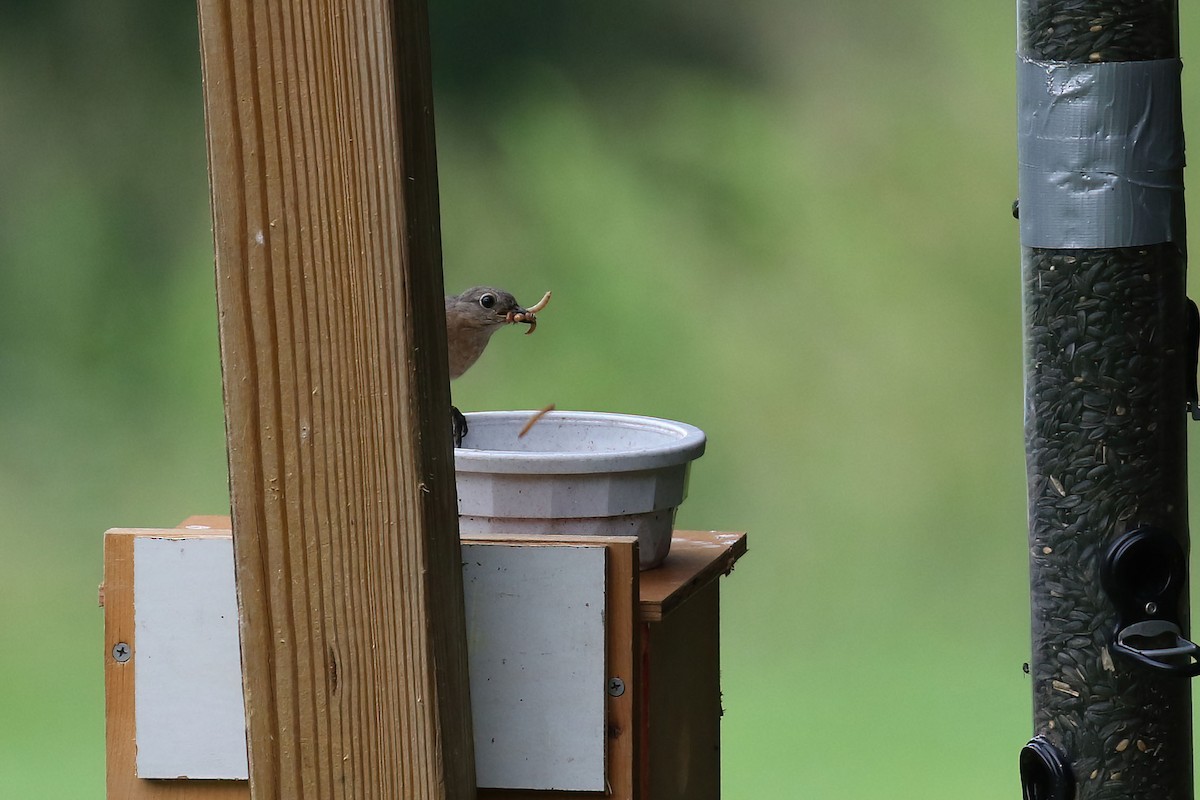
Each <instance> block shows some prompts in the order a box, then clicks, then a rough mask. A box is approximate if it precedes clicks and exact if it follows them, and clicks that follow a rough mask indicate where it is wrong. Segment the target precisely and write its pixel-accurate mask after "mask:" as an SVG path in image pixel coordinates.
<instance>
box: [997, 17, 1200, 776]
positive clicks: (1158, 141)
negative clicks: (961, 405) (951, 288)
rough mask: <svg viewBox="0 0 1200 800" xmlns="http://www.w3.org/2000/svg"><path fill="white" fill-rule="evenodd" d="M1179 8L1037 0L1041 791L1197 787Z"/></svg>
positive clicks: (1033, 22) (1022, 81)
mask: <svg viewBox="0 0 1200 800" xmlns="http://www.w3.org/2000/svg"><path fill="white" fill-rule="evenodd" d="M1177 21H1178V7H1177V4H1176V3H1175V2H1174V1H1173V0H1171V1H1163V0H1149V1H1147V0H1119V1H1118V2H1089V1H1088V0H1019V3H1018V59H1017V60H1018V64H1017V70H1018V81H1017V87H1018V88H1017V91H1018V113H1019V118H1018V152H1019V162H1020V169H1019V182H1020V189H1019V192H1020V194H1019V219H1020V228H1021V244H1022V283H1023V298H1022V299H1023V302H1022V306H1023V316H1024V345H1025V354H1024V360H1025V445H1026V462H1027V470H1028V488H1029V547H1030V600H1031V611H1032V658H1031V660H1030V670H1029V671H1030V673H1031V676H1032V680H1033V718H1034V733H1035V736H1034V738H1033V739H1032V740H1031V741H1030V742H1029V743H1028V744H1027V745H1026V746H1025V747H1024V749H1023V750H1022V751H1021V755H1020V762H1019V763H1020V774H1021V783H1022V789H1023V796H1024V798H1025V800H1053V799H1057V798H1062V800H1074V799H1075V798H1078V800H1092V799H1093V798H1094V799H1095V800H1100V799H1101V798H1103V799H1104V800H1115V798H1145V800H1149V799H1150V798H1154V799H1155V800H1185V798H1186V799H1189V800H1190V798H1192V796H1193V787H1192V739H1191V736H1192V734H1191V689H1190V683H1189V678H1190V677H1191V676H1193V675H1195V674H1196V673H1197V671H1200V664H1198V663H1197V659H1196V657H1195V653H1196V652H1197V647H1196V646H1195V645H1194V644H1192V643H1191V642H1190V641H1189V640H1188V638H1187V637H1188V592H1187V552H1188V528H1187V494H1186V469H1185V458H1186V442H1185V431H1184V425H1185V419H1186V411H1187V408H1188V405H1189V403H1191V405H1192V406H1193V412H1194V411H1195V409H1194V406H1195V400H1194V385H1195V374H1194V361H1193V348H1194V345H1193V344H1192V336H1191V335H1189V320H1190V319H1191V316H1190V315H1189V302H1188V300H1187V298H1186V295H1185V286H1184V277H1185V247H1184V224H1183V180H1182V175H1183V133H1182V113H1181V102H1180V80H1179V78H1180V61H1179V46H1178V24H1177ZM1189 366H1191V367H1192V374H1191V375H1189V374H1188V368H1189Z"/></svg>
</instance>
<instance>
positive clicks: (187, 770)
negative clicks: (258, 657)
mask: <svg viewBox="0 0 1200 800" xmlns="http://www.w3.org/2000/svg"><path fill="white" fill-rule="evenodd" d="M606 556H607V553H606V550H605V548H604V547H601V546H586V547H583V546H576V545H536V546H520V545H513V544H502V543H487V544H469V545H464V546H463V561H464V562H465V564H464V573H463V579H464V587H465V599H466V613H467V636H468V660H469V669H470V678H471V702H472V713H473V717H474V729H475V757H476V771H477V776H478V783H479V785H480V786H481V787H485V788H511V789H559V790H574V791H603V790H604V789H605V741H606V719H605V706H606V691H605V689H606V683H607V674H606V672H605V629H604V621H605V592H604V590H605V581H606ZM233 574H234V573H233V546H232V540H231V539H230V538H228V537H221V538H217V537H204V538H201V537H194V538H182V539H169V538H157V537H139V538H138V539H137V540H136V541H135V542H134V618H135V634H136V639H135V646H134V659H135V661H134V666H135V683H136V685H135V687H134V694H135V704H136V706H135V716H136V725H137V731H136V736H137V746H138V753H137V773H138V776H139V777H142V778H179V777H187V778H192V779H200V778H225V779H245V778H246V777H247V775H248V770H247V762H246V734H245V714H244V710H243V707H242V686H241V659H240V653H239V649H238V626H237V595H236V591H235V588H234V581H233Z"/></svg>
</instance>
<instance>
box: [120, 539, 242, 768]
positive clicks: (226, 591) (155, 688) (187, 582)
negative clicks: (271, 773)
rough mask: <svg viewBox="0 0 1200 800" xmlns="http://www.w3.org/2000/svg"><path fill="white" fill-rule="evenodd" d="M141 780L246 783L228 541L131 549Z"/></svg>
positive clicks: (143, 543)
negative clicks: (205, 780)
mask: <svg viewBox="0 0 1200 800" xmlns="http://www.w3.org/2000/svg"><path fill="white" fill-rule="evenodd" d="M133 606H134V628H135V629H134V634H135V639H134V653H133V661H134V669H135V672H134V678H135V683H136V685H135V687H134V708H135V717H136V736H137V775H138V777H139V778H181V777H184V778H240V779H245V778H247V777H248V774H249V773H248V770H247V763H246V728H245V715H244V713H243V708H242V680H241V678H242V670H241V658H240V655H239V651H238V624H237V620H238V609H237V594H236V591H235V589H234V581H233V544H232V540H230V539H229V538H201V537H194V538H187V539H160V538H151V537H138V538H137V539H136V540H135V541H134V544H133Z"/></svg>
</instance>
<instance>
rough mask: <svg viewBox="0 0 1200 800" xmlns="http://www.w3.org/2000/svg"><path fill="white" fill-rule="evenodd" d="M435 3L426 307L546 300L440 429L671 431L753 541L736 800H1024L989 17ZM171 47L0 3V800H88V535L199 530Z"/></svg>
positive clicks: (189, 236)
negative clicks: (539, 419)
mask: <svg viewBox="0 0 1200 800" xmlns="http://www.w3.org/2000/svg"><path fill="white" fill-rule="evenodd" d="M1187 5H1188V7H1187V8H1185V18H1184V25H1183V27H1184V32H1185V33H1184V39H1185V45H1184V56H1185V60H1186V59H1187V56H1188V53H1189V51H1190V50H1193V49H1194V47H1195V45H1194V44H1191V43H1194V42H1197V41H1200V11H1198V10H1197V9H1196V8H1195V7H1194V5H1193V4H1187ZM431 6H432V8H431V13H432V17H433V45H434V59H435V82H436V92H437V109H436V111H437V126H438V140H439V167H440V177H441V198H442V225H443V238H444V244H445V275H446V284H447V288H450V289H453V290H460V289H462V288H465V287H467V286H469V285H472V284H475V283H480V282H494V283H498V284H501V285H503V286H506V287H509V288H510V289H512V290H513V291H514V292H515V293H517V295H518V297H520V298H522V299H524V300H526V301H528V302H532V301H533V300H534V299H536V298H537V297H539V296H540V295H541V293H542V292H543V291H545V290H546V289H553V290H554V292H555V301H554V304H553V305H552V306H551V308H550V310H549V311H548V312H547V313H546V314H545V315H544V316H543V321H542V324H541V326H540V328H539V331H538V335H537V336H533V337H529V338H525V337H521V336H518V335H517V334H516V333H515V332H503V333H501V334H500V335H499V336H498V337H497V340H496V341H495V342H494V343H493V345H492V349H491V350H490V351H489V354H488V357H487V358H486V359H484V361H483V362H482V363H481V364H480V365H479V366H478V367H476V368H475V370H473V371H472V373H471V374H469V375H468V376H467V377H466V378H464V379H463V380H462V381H461V382H459V383H457V384H456V386H455V400H456V402H457V404H458V405H459V406H461V407H462V408H464V409H468V410H472V409H476V410H477V409H485V408H529V407H535V408H536V407H540V406H542V405H544V404H546V403H549V402H555V403H557V404H558V406H559V408H586V409H604V410H617V411H626V412H636V413H646V414H653V415H659V416H665V417H672V418H677V419H681V420H685V421H688V422H691V423H694V424H696V425H698V426H700V427H701V428H703V429H704V430H705V431H707V433H708V435H709V448H708V453H707V454H706V455H705V456H704V458H703V459H702V460H701V461H699V462H698V463H697V464H696V465H695V467H694V469H693V479H692V484H691V496H690V497H689V499H688V501H687V503H686V504H685V505H684V506H683V508H682V509H681V512H680V519H679V523H680V525H681V526H683V527H697V528H712V529H727V530H749V531H750V534H751V539H750V542H751V552H750V554H749V555H748V556H747V557H746V558H745V559H744V561H743V562H742V564H741V565H739V566H738V569H737V571H736V572H735V573H734V574H733V576H732V577H731V578H730V579H728V580H727V581H726V583H725V585H724V601H725V602H724V617H723V636H724V662H723V664H724V669H723V678H724V705H725V709H726V713H725V718H724V752H723V754H722V759H723V769H724V796H725V798H727V800H743V799H745V800H750V799H754V800H757V799H758V798H775V797H783V798H789V797H801V798H822V799H823V800H836V799H839V798H847V799H849V798H863V797H922V798H955V799H957V798H963V797H971V798H977V799H979V800H986V799H988V798H996V799H997V800H999V799H1000V798H1013V797H1017V796H1019V794H1018V793H1019V788H1018V785H1017V776H1016V754H1017V750H1018V748H1019V747H1020V745H1021V744H1023V743H1024V741H1025V740H1026V738H1027V737H1028V735H1029V733H1030V727H1031V721H1030V688H1029V681H1028V678H1027V677H1026V676H1025V675H1024V674H1023V672H1022V669H1021V664H1022V662H1023V661H1024V660H1025V659H1026V658H1027V651H1028V601H1027V572H1026V548H1025V512H1024V464H1023V457H1022V443H1021V435H1022V434H1021V352H1020V335H1021V320H1020V310H1019V281H1018V261H1019V249H1018V245H1017V228H1016V224H1015V223H1014V221H1013V220H1012V218H1011V216H1010V214H1009V205H1010V203H1011V201H1012V199H1013V197H1014V195H1015V191H1016V189H1015V184H1016V180H1015V177H1016V170H1015V150H1014V140H1015V136H1014V131H1015V119H1014V106H1015V101H1014V88H1013V75H1014V59H1013V50H1014V30H1015V19H1014V15H1015V11H1014V4H1013V3H1011V2H1009V3H988V4H984V3H962V2H956V1H952V0H924V1H923V2H912V3H904V4H888V3H880V2H878V0H841V1H840V2H837V3H834V2H825V3H815V2H802V1H801V0H796V1H794V2H789V1H788V0H743V2H739V3H732V2H715V0H686V1H685V0H660V1H659V2H658V3H635V2H631V0H608V1H607V2H604V3H600V2H592V1H591V0H579V1H577V2H569V3H568V2H561V0H560V1H559V2H551V1H549V0H520V2H516V1H515V0H509V1H508V2H491V3H482V2H467V0H432V1H431ZM197 41H198V40H197V32H196V19H195V10H194V6H193V4H192V3H163V2H161V0H141V1H140V2H134V1H133V0H114V1H113V2H109V3H96V2H92V1H91V0H57V1H56V2H50V1H49V0H23V1H22V2H14V0H6V1H5V2H3V4H2V5H0V388H2V391H0V431H2V434H3V438H2V439H0V520H2V522H0V544H2V545H3V547H2V550H0V796H2V797H5V798H24V797H36V798H100V797H102V795H103V774H104V739H103V735H104V731H103V693H102V680H101V667H102V658H103V653H102V649H103V648H102V640H101V612H100V611H99V610H98V609H97V607H96V586H97V584H98V582H99V580H100V569H101V558H100V557H101V534H102V532H103V531H104V529H105V528H108V527H111V526H162V525H170V524H172V523H174V522H176V521H178V520H179V519H181V518H182V517H184V516H187V515H188V514H192V513H206V512H207V513H223V512H226V511H227V510H228V494H227V473H226V464H225V449H224V428H223V421H222V407H221V385H220V365H219V361H218V352H217V336H216V331H217V327H216V309H215V298H214V291H213V276H212V246H211V239H210V217H209V208H208V189H207V177H206V164H205V148H204V123H203V113H202V102H201V94H200V91H201V87H200V71H199V55H198V44H197ZM1190 77H1191V74H1190V72H1187V73H1186V74H1185V106H1186V108H1187V113H1188V117H1189V122H1190V125H1189V127H1190V128H1192V129H1195V122H1196V120H1195V115H1196V109H1198V108H1200V103H1198V102H1197V100H1198V99H1200V98H1197V97H1196V90H1195V84H1194V82H1193V81H1191V80H1188V79H1189V78H1190ZM1196 205H1197V204H1195V203H1193V207H1196ZM1192 227H1193V230H1195V221H1193V225H1192Z"/></svg>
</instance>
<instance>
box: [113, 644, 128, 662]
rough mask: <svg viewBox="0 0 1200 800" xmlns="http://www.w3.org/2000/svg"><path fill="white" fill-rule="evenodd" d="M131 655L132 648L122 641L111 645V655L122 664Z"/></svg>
mask: <svg viewBox="0 0 1200 800" xmlns="http://www.w3.org/2000/svg"><path fill="white" fill-rule="evenodd" d="M132 656H133V648H131V647H130V646H129V645H127V644H125V643H124V642H117V643H116V644H114V645H113V649H112V657H113V660H114V661H117V662H119V663H121V664H124V663H125V662H126V661H128V660H129V659H130V658H131V657H132Z"/></svg>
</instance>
